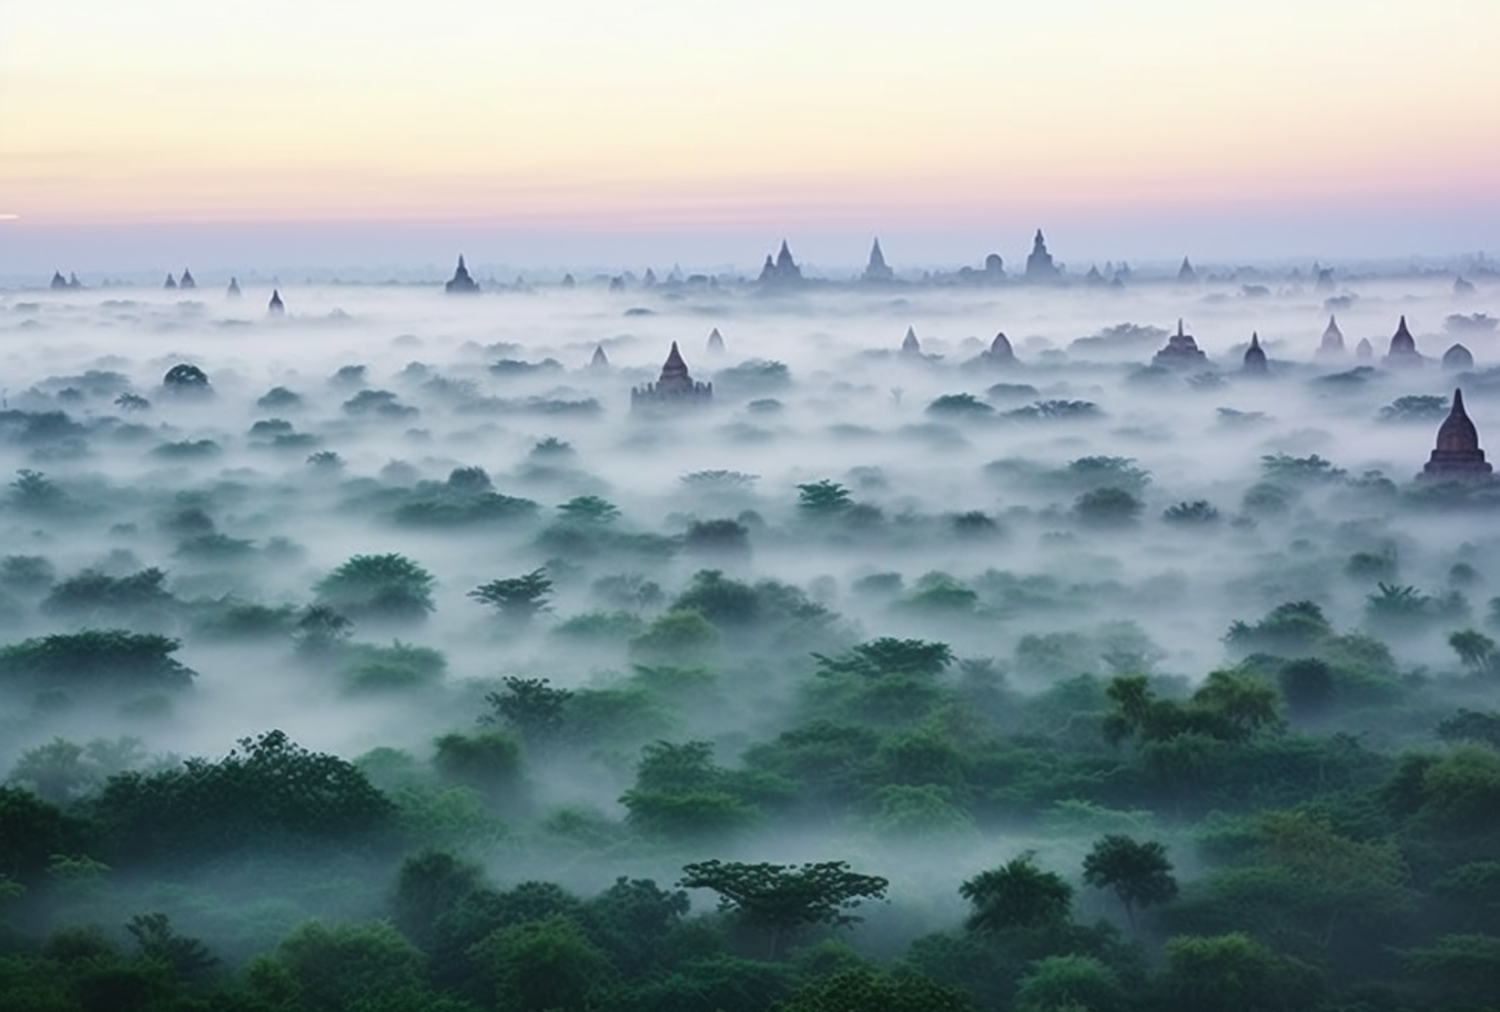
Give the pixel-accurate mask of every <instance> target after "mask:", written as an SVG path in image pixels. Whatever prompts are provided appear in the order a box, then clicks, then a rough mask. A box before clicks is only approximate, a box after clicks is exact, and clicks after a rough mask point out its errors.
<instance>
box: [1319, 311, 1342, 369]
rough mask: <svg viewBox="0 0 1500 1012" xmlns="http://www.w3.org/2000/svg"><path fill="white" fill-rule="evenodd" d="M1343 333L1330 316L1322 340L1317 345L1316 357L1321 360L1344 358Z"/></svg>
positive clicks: (1334, 319)
mask: <svg viewBox="0 0 1500 1012" xmlns="http://www.w3.org/2000/svg"><path fill="white" fill-rule="evenodd" d="M1344 354H1345V352H1344V332H1343V331H1341V330H1339V321H1338V320H1337V319H1336V318H1334V317H1332V316H1330V317H1329V318H1328V326H1327V327H1326V328H1324V330H1323V340H1322V341H1321V342H1319V344H1318V357H1319V358H1323V359H1332V358H1343V357H1344Z"/></svg>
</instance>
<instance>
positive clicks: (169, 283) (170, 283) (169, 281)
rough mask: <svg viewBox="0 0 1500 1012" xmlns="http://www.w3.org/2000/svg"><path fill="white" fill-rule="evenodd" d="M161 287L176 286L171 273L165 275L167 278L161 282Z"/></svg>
mask: <svg viewBox="0 0 1500 1012" xmlns="http://www.w3.org/2000/svg"><path fill="white" fill-rule="evenodd" d="M162 287H163V288H176V287H177V279H176V278H174V277H172V275H170V274H168V275H167V280H166V282H165V283H163V284H162Z"/></svg>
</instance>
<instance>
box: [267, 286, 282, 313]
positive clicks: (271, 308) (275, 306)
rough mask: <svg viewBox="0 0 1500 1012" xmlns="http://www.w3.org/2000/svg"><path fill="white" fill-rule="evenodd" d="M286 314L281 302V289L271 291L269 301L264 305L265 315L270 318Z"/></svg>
mask: <svg viewBox="0 0 1500 1012" xmlns="http://www.w3.org/2000/svg"><path fill="white" fill-rule="evenodd" d="M285 312H286V303H284V302H282V301H281V289H279V288H273V289H271V301H270V302H268V303H267V304H266V313H267V314H269V315H271V316H281V315H282V314H283V313H285Z"/></svg>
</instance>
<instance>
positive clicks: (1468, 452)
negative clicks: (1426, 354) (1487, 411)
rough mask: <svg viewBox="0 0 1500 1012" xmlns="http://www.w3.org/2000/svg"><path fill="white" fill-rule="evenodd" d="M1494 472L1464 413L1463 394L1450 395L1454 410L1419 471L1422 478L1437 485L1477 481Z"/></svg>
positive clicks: (1474, 430) (1439, 431) (1472, 425)
mask: <svg viewBox="0 0 1500 1012" xmlns="http://www.w3.org/2000/svg"><path fill="white" fill-rule="evenodd" d="M1493 471H1494V468H1492V467H1491V466H1490V465H1489V463H1488V462H1487V461H1486V460H1485V459H1484V451H1483V450H1481V449H1480V448H1479V431H1478V430H1477V429H1475V428H1474V423H1473V422H1471V421H1469V416H1468V413H1467V412H1465V411H1464V392H1463V391H1462V390H1455V391H1453V408H1452V410H1450V411H1449V412H1448V417H1447V418H1445V419H1443V424H1442V427H1441V428H1439V429H1438V435H1437V447H1436V448H1435V449H1434V450H1433V451H1432V456H1431V457H1429V458H1428V460H1427V466H1426V467H1424V468H1422V477H1423V478H1425V479H1428V480H1436V481H1476V480H1480V479H1483V478H1487V477H1488V476H1489V475H1490V473H1491V472H1493Z"/></svg>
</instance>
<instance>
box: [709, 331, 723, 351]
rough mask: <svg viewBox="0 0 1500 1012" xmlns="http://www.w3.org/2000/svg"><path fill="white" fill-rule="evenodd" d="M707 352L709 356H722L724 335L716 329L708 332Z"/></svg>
mask: <svg viewBox="0 0 1500 1012" xmlns="http://www.w3.org/2000/svg"><path fill="white" fill-rule="evenodd" d="M708 352H709V354H710V355H722V354H724V335H723V334H721V333H719V328H718V327H715V328H714V329H713V330H711V331H709V332H708Z"/></svg>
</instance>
